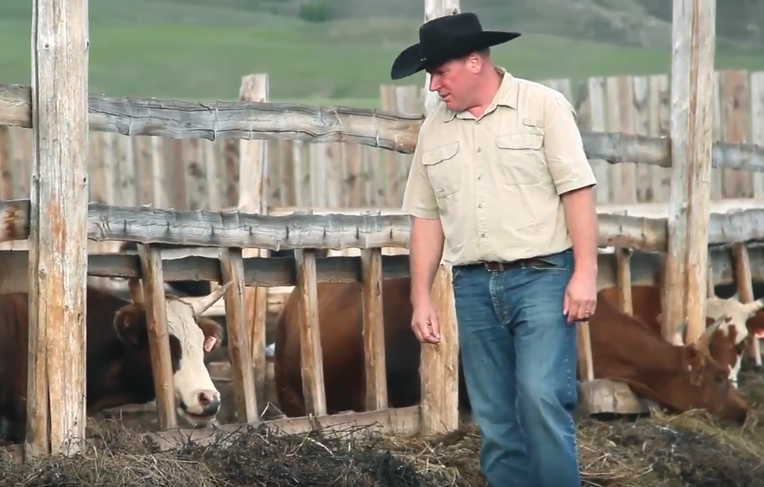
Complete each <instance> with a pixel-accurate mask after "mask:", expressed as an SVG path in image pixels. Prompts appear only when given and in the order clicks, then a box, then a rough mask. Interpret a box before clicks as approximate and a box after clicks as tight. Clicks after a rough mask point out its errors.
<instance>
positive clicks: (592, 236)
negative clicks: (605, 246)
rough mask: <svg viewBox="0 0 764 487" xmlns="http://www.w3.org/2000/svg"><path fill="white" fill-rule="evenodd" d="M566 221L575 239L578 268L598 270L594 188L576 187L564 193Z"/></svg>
mask: <svg viewBox="0 0 764 487" xmlns="http://www.w3.org/2000/svg"><path fill="white" fill-rule="evenodd" d="M562 204H563V206H564V207H565V221H566V222H567V224H568V231H569V232H570V239H571V240H572V241H573V256H574V259H575V263H576V270H585V271H592V272H596V271H597V241H598V238H599V228H598V226H597V207H596V202H595V200H594V188H593V187H591V186H590V187H587V188H581V189H576V190H573V191H570V192H568V193H565V194H563V195H562Z"/></svg>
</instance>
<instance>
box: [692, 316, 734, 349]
mask: <svg viewBox="0 0 764 487" xmlns="http://www.w3.org/2000/svg"><path fill="white" fill-rule="evenodd" d="M727 320H729V316H728V315H721V316H720V317H718V318H716V321H714V322H713V323H712V324H711V325H710V326H708V327H706V331H704V332H703V334H702V335H701V336H700V339H698V346H699V347H701V348H705V349H707V348H708V345H709V344H710V343H711V336H712V335H713V334H714V332H715V331H716V330H718V329H719V327H720V326H722V324H723V323H724V322H725V321H727Z"/></svg>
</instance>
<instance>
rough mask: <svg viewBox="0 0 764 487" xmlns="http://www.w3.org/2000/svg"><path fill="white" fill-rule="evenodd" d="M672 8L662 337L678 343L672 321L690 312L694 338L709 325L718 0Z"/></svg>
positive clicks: (690, 0) (679, 1)
mask: <svg viewBox="0 0 764 487" xmlns="http://www.w3.org/2000/svg"><path fill="white" fill-rule="evenodd" d="M673 12H674V20H673V31H672V36H673V41H672V42H673V45H674V46H675V48H674V51H673V56H672V64H671V106H672V113H671V146H672V161H673V162H672V171H671V202H670V204H669V214H668V256H667V261H666V283H665V296H666V299H665V301H664V305H665V307H664V310H665V311H664V313H663V318H664V323H663V335H664V337H666V338H667V339H669V340H670V341H672V342H677V341H679V337H676V336H675V334H676V330H675V329H673V327H674V326H675V325H676V324H677V323H681V322H683V321H684V320H685V318H686V320H687V333H686V340H687V342H688V343H692V342H695V341H697V340H698V339H699V338H700V336H701V335H702V334H703V331H704V330H705V329H706V320H705V309H706V279H707V276H706V273H707V268H708V251H707V242H708V241H709V236H710V232H709V217H708V215H709V199H710V194H709V190H708V188H709V185H710V182H711V181H710V179H711V155H712V154H711V153H712V148H713V133H712V129H713V91H712V89H713V77H714V52H715V38H714V36H715V21H716V1H715V0H711V1H710V2H700V1H698V0H674V4H673ZM741 240H742V239H741Z"/></svg>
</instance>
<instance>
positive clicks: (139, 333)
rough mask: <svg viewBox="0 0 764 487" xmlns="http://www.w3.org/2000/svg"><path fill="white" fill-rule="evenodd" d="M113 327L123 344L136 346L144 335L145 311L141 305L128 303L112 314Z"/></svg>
mask: <svg viewBox="0 0 764 487" xmlns="http://www.w3.org/2000/svg"><path fill="white" fill-rule="evenodd" d="M114 329H115V330H116V332H117V336H118V337H119V339H120V340H122V341H123V342H124V343H125V345H128V346H130V347H137V346H138V345H140V344H141V342H142V341H144V340H145V339H147V337H146V332H147V329H146V313H145V312H144V310H143V308H142V307H139V306H136V305H134V304H128V305H127V306H125V307H123V308H122V309H120V310H119V311H117V313H116V314H115V315H114Z"/></svg>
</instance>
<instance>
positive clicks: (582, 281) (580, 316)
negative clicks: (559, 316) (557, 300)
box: [563, 271, 597, 323]
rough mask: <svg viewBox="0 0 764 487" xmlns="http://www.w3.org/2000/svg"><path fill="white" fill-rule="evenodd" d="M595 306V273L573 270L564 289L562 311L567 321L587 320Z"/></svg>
mask: <svg viewBox="0 0 764 487" xmlns="http://www.w3.org/2000/svg"><path fill="white" fill-rule="evenodd" d="M596 308H597V273H596V272H586V271H574V272H573V276H572V277H571V278H570V282H568V287H567V289H566V290H565V299H564V302H563V313H565V315H566V316H567V317H568V323H573V322H575V321H587V320H589V318H591V316H592V315H593V314H594V311H595V310H596Z"/></svg>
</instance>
